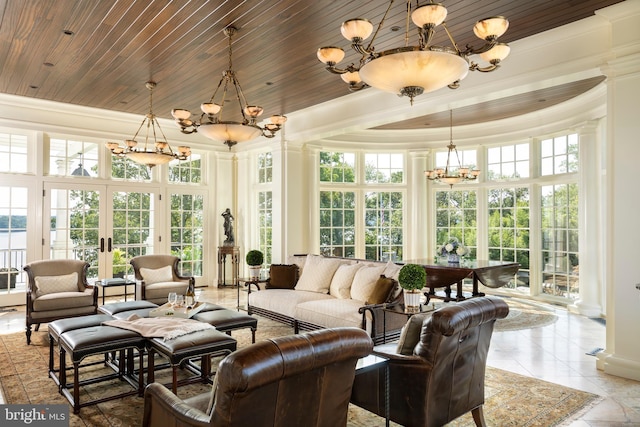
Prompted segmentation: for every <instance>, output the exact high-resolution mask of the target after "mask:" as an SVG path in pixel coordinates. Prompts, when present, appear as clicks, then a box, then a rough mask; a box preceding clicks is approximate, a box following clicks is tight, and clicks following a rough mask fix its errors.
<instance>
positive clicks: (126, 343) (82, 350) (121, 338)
mask: <svg viewBox="0 0 640 427" xmlns="http://www.w3.org/2000/svg"><path fill="white" fill-rule="evenodd" d="M58 342H59V344H60V389H61V392H62V394H63V395H64V396H65V397H66V398H67V400H68V401H69V402H70V403H71V404H72V405H73V413H74V414H77V413H78V412H80V408H81V407H84V406H88V405H93V404H96V403H100V402H105V401H107V400H113V399H117V398H120V397H125V396H131V395H133V394H138V396H142V395H143V393H144V375H143V366H142V361H143V357H139V358H138V360H139V367H138V379H137V383H134V382H133V380H131V378H130V377H129V376H128V375H127V374H130V373H133V366H127V367H125V360H126V359H127V358H125V355H124V352H125V350H128V349H131V350H133V349H137V350H138V352H139V353H142V351H144V348H145V345H146V340H145V338H144V337H142V336H141V335H140V334H138V333H136V332H133V331H127V330H125V329H120V328H115V327H112V326H102V325H100V326H89V327H85V328H81V329H74V330H70V331H67V332H64V333H62V334H61V335H60V336H59V339H58ZM116 351H117V352H120V357H119V362H120V366H119V368H118V371H117V372H115V373H114V374H110V375H104V376H102V377H98V378H91V379H88V380H85V381H83V384H89V383H96V382H99V381H105V380H109V379H113V378H120V379H123V380H125V381H127V382H128V383H129V384H130V385H131V386H132V387H134V390H133V391H128V392H124V393H120V394H117V395H113V396H108V397H103V398H100V399H96V400H92V401H87V402H83V403H80V385H81V383H80V373H79V371H80V363H81V362H82V360H83V359H84V358H85V357H88V356H92V355H95V354H106V353H109V352H116ZM66 354H68V355H69V357H70V359H71V362H72V363H73V394H71V393H69V390H67V374H66V356H65V355H66ZM130 360H132V358H131V359H130Z"/></svg>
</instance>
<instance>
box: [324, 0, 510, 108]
mask: <svg viewBox="0 0 640 427" xmlns="http://www.w3.org/2000/svg"><path fill="white" fill-rule="evenodd" d="M393 3H394V0H391V1H390V2H389V6H388V7H387V10H386V12H385V14H384V16H383V17H382V20H381V21H380V23H379V24H378V27H377V28H376V31H375V33H374V34H373V37H372V39H371V41H370V42H369V43H368V44H367V45H366V46H365V44H364V41H365V40H366V39H368V38H369V36H370V35H371V33H373V24H371V22H369V21H368V20H367V19H362V18H357V19H349V20H347V21H345V22H343V23H342V27H341V29H340V30H341V32H342V35H343V36H344V37H345V38H346V39H347V40H349V41H350V42H351V47H352V48H353V50H355V51H356V52H357V53H359V54H360V55H362V56H361V58H360V61H359V63H358V64H357V65H355V64H353V63H352V64H350V65H348V66H347V67H345V68H337V64H338V63H339V62H340V61H342V60H343V59H344V56H345V52H344V50H343V49H342V48H339V47H335V46H327V47H321V48H320V49H318V52H317V55H318V59H319V60H320V61H321V62H323V63H324V64H326V69H327V70H328V71H330V72H332V73H334V74H340V77H341V78H342V80H344V81H345V82H346V83H347V84H348V85H349V89H350V90H351V91H356V90H360V89H362V88H364V87H368V86H372V87H375V88H377V89H380V90H382V91H385V92H391V93H395V94H398V96H407V97H409V100H410V102H411V104H412V105H413V100H414V98H415V97H416V96H418V95H421V94H422V93H427V92H433V91H435V90H438V89H440V88H443V87H445V86H448V87H449V88H451V89H456V88H458V87H459V85H460V81H461V80H462V79H464V78H465V77H466V76H467V74H468V72H469V71H480V72H490V71H494V70H496V69H497V68H498V67H499V66H500V62H501V61H502V60H504V59H505V58H506V57H507V55H509V51H510V48H509V46H508V45H507V44H505V43H498V38H499V37H500V36H501V35H503V34H504V33H505V32H506V31H507V28H508V27H509V21H508V20H507V19H506V18H504V17H502V16H494V17H490V18H485V19H482V20H480V21H478V22H476V24H475V26H474V27H473V32H474V33H475V35H476V36H477V37H478V38H480V39H481V40H483V41H484V45H483V46H480V47H477V48H473V47H470V46H468V45H467V46H466V47H465V48H464V49H461V48H460V47H458V45H457V44H456V42H455V41H454V39H453V36H452V35H451V33H450V32H449V30H448V28H447V24H446V21H445V19H446V18H447V9H446V8H445V7H444V6H443V5H442V4H440V3H433V2H428V3H425V4H423V5H420V4H419V3H420V2H419V1H416V4H415V6H413V7H412V6H411V0H407V3H406V10H407V13H406V20H405V36H404V39H405V43H404V46H400V47H396V48H393V49H388V50H384V51H381V52H377V51H376V50H375V48H374V46H373V43H374V42H375V41H376V36H378V34H379V33H380V30H381V29H382V26H383V24H384V22H385V19H386V18H387V15H388V14H389V11H390V10H391V6H392V5H393ZM410 21H413V23H414V24H415V25H416V26H417V34H418V44H417V45H413V46H412V45H409V32H410V28H409V27H410ZM438 27H442V28H443V29H444V31H445V32H446V34H447V36H448V38H449V40H450V41H451V44H452V46H451V47H447V46H437V45H433V44H431V42H432V39H433V36H434V34H435V32H436V28H438ZM471 55H479V56H480V58H482V59H483V60H484V61H486V62H487V63H488V65H486V66H484V67H481V66H480V65H478V64H477V63H475V62H473V61H472V60H470V59H469V57H470V56H471Z"/></svg>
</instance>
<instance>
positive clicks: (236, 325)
mask: <svg viewBox="0 0 640 427" xmlns="http://www.w3.org/2000/svg"><path fill="white" fill-rule="evenodd" d="M192 319H195V320H197V321H199V322H203V323H208V324H210V325H211V326H215V328H216V329H217V330H219V331H220V332H225V333H226V334H228V335H231V331H233V330H236V329H244V328H251V342H252V343H255V342H256V330H257V329H258V319H256V318H255V317H253V316H249V315H248V314H244V313H239V312H237V311H233V310H229V309H228V308H225V307H222V306H219V305H216V304H210V303H205V305H204V308H203V309H202V310H200V311H199V312H198V313H196V314H195V315H194V316H193V317H192Z"/></svg>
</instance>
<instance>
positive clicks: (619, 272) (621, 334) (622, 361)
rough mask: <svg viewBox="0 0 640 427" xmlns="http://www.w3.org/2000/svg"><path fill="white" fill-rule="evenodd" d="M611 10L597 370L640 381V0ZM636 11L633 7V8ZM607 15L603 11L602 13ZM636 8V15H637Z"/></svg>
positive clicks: (604, 69) (607, 13)
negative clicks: (603, 286) (601, 335)
mask: <svg viewBox="0 0 640 427" xmlns="http://www.w3.org/2000/svg"><path fill="white" fill-rule="evenodd" d="M621 5H622V6H621V7H620V8H615V7H614V8H607V9H605V10H604V11H605V12H606V15H604V16H605V18H607V19H608V20H609V21H610V22H611V43H612V52H613V53H614V54H615V56H614V58H613V59H611V60H610V61H608V62H607V64H606V65H605V66H603V71H604V73H605V74H606V75H607V77H608V80H607V151H606V156H607V170H606V174H607V179H606V202H605V206H606V211H605V212H606V218H605V226H606V241H605V248H604V249H605V250H604V259H605V261H606V268H607V272H606V283H607V343H606V350H605V351H604V352H602V353H599V354H598V368H600V369H603V370H604V371H605V372H606V373H609V374H612V375H617V376H620V377H625V378H630V379H633V380H636V381H640V340H638V325H640V309H639V308H640V302H639V301H638V291H637V289H636V288H635V285H636V283H638V282H639V281H640V270H639V269H638V242H640V227H639V226H638V212H639V211H640V199H639V198H638V197H636V196H637V194H638V180H637V177H636V170H637V167H638V164H637V163H638V159H640V144H638V135H639V134H640V123H639V121H638V114H637V103H638V99H640V44H638V40H640V2H623V3H621ZM629 9H633V10H631V11H630V10H629ZM598 12H599V13H602V12H601V11H598ZM632 12H635V13H632Z"/></svg>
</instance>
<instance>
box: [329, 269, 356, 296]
mask: <svg viewBox="0 0 640 427" xmlns="http://www.w3.org/2000/svg"><path fill="white" fill-rule="evenodd" d="M362 267H363V266H362V264H342V265H341V266H339V267H338V269H337V270H336V272H335V274H334V275H333V279H331V286H329V294H330V295H332V296H334V297H336V298H340V299H349V298H351V283H353V278H354V277H355V275H356V273H357V272H358V270H360V269H361V268H362Z"/></svg>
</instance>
